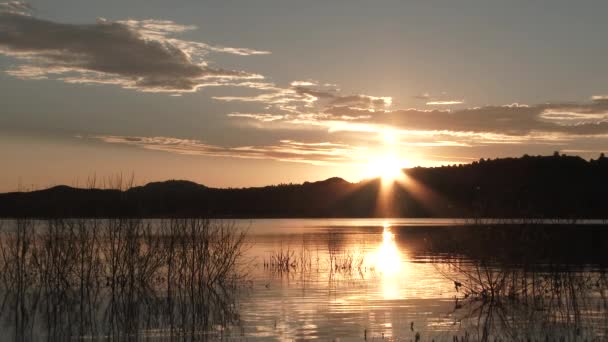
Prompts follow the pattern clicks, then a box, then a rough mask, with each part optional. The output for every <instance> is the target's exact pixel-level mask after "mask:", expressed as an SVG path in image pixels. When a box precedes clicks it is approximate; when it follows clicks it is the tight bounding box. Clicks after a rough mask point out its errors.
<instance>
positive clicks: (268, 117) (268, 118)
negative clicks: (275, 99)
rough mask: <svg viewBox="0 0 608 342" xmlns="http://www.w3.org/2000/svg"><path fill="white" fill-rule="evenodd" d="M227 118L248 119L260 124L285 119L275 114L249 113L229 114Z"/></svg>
mask: <svg viewBox="0 0 608 342" xmlns="http://www.w3.org/2000/svg"><path fill="white" fill-rule="evenodd" d="M228 116H229V117H233V118H249V119H254V120H257V121H262V122H272V121H278V120H281V119H284V118H285V115H277V114H250V113H230V114H228Z"/></svg>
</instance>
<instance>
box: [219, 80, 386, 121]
mask: <svg viewBox="0 0 608 342" xmlns="http://www.w3.org/2000/svg"><path fill="white" fill-rule="evenodd" d="M249 87H250V88H255V89H258V90H261V91H264V92H263V93H261V94H256V95H249V96H215V97H213V98H214V99H216V100H220V101H229V102H233V101H238V102H257V103H261V104H264V105H266V106H270V107H274V108H276V109H278V110H280V111H284V112H290V113H300V114H301V113H304V112H309V111H310V109H314V110H315V111H316V110H318V109H323V108H327V107H349V108H356V109H365V110H372V111H375V110H385V109H387V108H388V107H390V106H391V104H392V98H391V97H389V96H371V95H365V94H354V95H343V94H340V92H339V89H337V88H336V87H335V86H334V85H331V84H323V85H320V84H318V83H317V82H313V81H293V82H291V84H290V85H289V87H280V86H277V85H275V84H273V83H255V84H250V85H249Z"/></svg>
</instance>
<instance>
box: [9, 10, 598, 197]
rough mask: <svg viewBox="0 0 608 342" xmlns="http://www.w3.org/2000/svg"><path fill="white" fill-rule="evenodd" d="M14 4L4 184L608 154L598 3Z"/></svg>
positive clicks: (295, 175) (293, 178)
mask: <svg viewBox="0 0 608 342" xmlns="http://www.w3.org/2000/svg"><path fill="white" fill-rule="evenodd" d="M2 1H3V0H0V161H1V162H0V191H2V192H4V191H13V190H16V189H17V188H18V187H19V186H22V187H31V188H43V187H47V186H51V185H56V184H68V185H84V183H85V181H86V179H87V178H88V177H89V178H90V177H92V176H93V175H95V176H96V177H97V178H99V179H103V178H107V177H110V176H112V175H117V174H120V173H122V174H128V175H131V174H134V176H135V179H136V181H137V182H138V183H145V182H149V181H157V180H166V179H188V180H192V181H195V182H198V183H202V184H205V185H208V186H215V187H242V186H259V185H266V184H277V183H288V182H294V183H300V182H303V181H315V180H321V179H325V178H329V177H332V176H339V177H342V178H345V179H347V180H349V181H359V180H360V179H362V178H365V177H371V176H376V175H378V173H380V172H382V170H379V168H380V169H382V168H387V167H390V168H398V167H411V166H417V165H420V166H438V165H445V164H454V163H468V162H471V161H473V160H478V159H479V158H496V157H505V156H521V155H523V154H525V153H527V154H531V155H536V154H551V153H553V151H556V150H559V151H561V152H563V153H566V154H572V155H580V156H582V157H584V158H586V159H588V158H591V157H593V158H596V157H597V156H598V155H599V153H600V152H602V150H606V152H608V148H607V147H608V63H607V62H606V56H607V55H608V44H606V43H605V39H606V37H605V35H606V32H608V20H606V19H605V15H606V13H608V1H605V0H601V1H577V2H573V1H566V0H552V1H530V0H525V1H515V0H513V1H488V0H478V1H477V0H476V1H472V0H471V1H467V0H444V1H434V0H426V1H407V0H400V1H397V0H394V1H389V0H382V1H369V0H368V1H358V0H349V1H346V0H345V1H286V0H276V1H274V0H273V1H270V0H255V1H254V0H248V1H232V0H222V1H200V0H172V1H169V0H104V1H93V0H53V1H51V0H32V1H30V2H27V3H25V2H17V1H13V2H2ZM379 166H380V167H379Z"/></svg>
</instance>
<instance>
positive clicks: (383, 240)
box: [239, 219, 608, 341]
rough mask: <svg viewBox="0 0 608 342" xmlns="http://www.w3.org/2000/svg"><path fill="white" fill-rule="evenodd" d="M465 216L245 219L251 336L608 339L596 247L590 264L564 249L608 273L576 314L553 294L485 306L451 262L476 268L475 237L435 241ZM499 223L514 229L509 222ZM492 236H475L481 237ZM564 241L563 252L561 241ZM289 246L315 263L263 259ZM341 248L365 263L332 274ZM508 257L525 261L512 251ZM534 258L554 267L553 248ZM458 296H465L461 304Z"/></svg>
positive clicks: (578, 270)
mask: <svg viewBox="0 0 608 342" xmlns="http://www.w3.org/2000/svg"><path fill="white" fill-rule="evenodd" d="M464 223H465V221H463V220H452V219H399V220H370V219H361V220H346V219H332V220H325V219H318V220H254V221H241V222H239V224H240V225H241V226H247V225H249V227H250V232H251V241H252V245H251V250H250V251H249V255H250V256H252V257H254V258H255V262H254V265H253V267H252V268H251V272H252V278H253V287H252V290H251V293H250V295H249V296H247V297H244V298H243V299H242V302H241V315H242V324H243V326H244V335H245V336H248V337H250V338H253V337H258V338H268V339H277V340H294V339H295V340H300V339H313V338H320V339H323V340H335V339H340V340H362V339H363V338H365V337H367V338H368V339H373V338H382V336H384V337H385V338H395V339H399V340H401V339H403V340H408V341H409V340H415V339H416V334H419V336H421V338H423V339H425V340H426V339H431V338H433V339H435V340H436V341H439V340H450V341H451V340H452V339H453V336H465V335H468V336H470V338H471V340H483V339H484V338H485V339H489V338H490V336H495V337H496V336H498V337H499V338H500V337H502V338H508V339H509V338H515V337H521V338H522V339H524V338H525V336H532V337H536V338H545V337H547V336H557V337H563V336H566V337H569V338H573V339H576V338H577V337H578V338H583V337H587V338H588V337H593V338H597V339H604V338H605V336H606V332H607V329H608V325H607V324H608V320H607V317H608V316H607V312H608V311H607V309H606V301H605V297H602V296H605V295H606V292H605V288H602V289H599V287H600V286H603V285H605V276H604V273H603V268H602V267H603V266H601V265H600V266H598V263H602V262H603V260H597V259H598V258H597V257H596V256H597V255H594V253H592V251H591V250H588V252H589V254H590V255H588V259H585V258H583V261H582V262H579V261H578V259H579V257H581V255H578V256H576V257H574V258H572V259H570V258H569V256H570V254H572V251H564V252H563V253H561V254H562V255H561V256H562V257H563V258H560V260H557V261H556V262H557V263H559V264H560V265H562V267H563V271H565V272H566V273H565V274H566V277H575V278H576V279H578V277H579V276H580V277H586V276H592V277H596V276H597V277H599V279H603V280H600V282H601V281H604V283H603V285H602V284H599V285H598V289H590V290H589V293H584V294H583V293H581V294H580V297H581V298H580V300H579V302H580V303H578V305H583V304H582V302H584V305H588V307H585V308H580V307H579V311H584V312H583V313H580V312H579V313H576V314H575V313H574V312H569V313H568V314H567V315H564V316H560V317H558V316H559V315H560V314H561V313H560V312H558V310H554V309H555V308H554V306H555V305H556V302H557V300H555V299H553V301H554V302H552V303H548V302H549V300H548V301H546V302H545V305H547V304H551V305H552V306H551V308H549V307H548V306H546V307H545V308H543V307H541V306H540V304H539V303H532V304H530V302H528V303H527V304H525V305H524V304H523V303H520V302H517V303H516V302H514V301H513V302H509V301H502V302H501V303H500V304H494V303H485V304H484V303H481V301H472V300H464V299H463V298H462V297H463V292H462V289H459V291H456V288H455V283H454V279H457V280H462V279H466V276H465V277H463V275H462V274H459V272H457V271H455V270H454V268H453V267H452V266H453V265H465V266H463V267H473V266H474V265H475V267H476V266H477V265H478V262H479V259H481V258H482V254H479V253H477V254H476V253H475V251H473V250H474V249H475V248H470V249H469V248H468V247H469V246H468V241H466V242H465V241H461V243H462V244H461V246H447V247H446V246H444V245H443V244H441V243H434V241H432V240H433V239H438V240H439V239H444V238H447V237H448V235H452V234H456V235H458V234H460V233H459V232H461V231H462V232H463V233H462V234H467V233H464V230H465V229H469V228H466V227H464V226H463V224H464ZM544 227H545V229H554V230H557V229H560V228H555V227H553V228H552V227H551V226H544ZM498 229H502V230H507V231H508V230H510V229H513V228H512V227H510V226H502V227H501V228H498ZM568 229H569V228H568ZM573 229H574V228H573ZM448 230H450V231H451V232H450V233H449V234H448V233H446V231H448ZM562 230H563V229H562ZM590 234H591V236H592V238H593V236H595V238H597V239H604V241H605V238H604V237H605V235H597V233H596V230H593V232H591V233H590ZM570 235H572V234H570ZM429 240H430V241H429ZM487 242H488V241H487V240H483V241H482V240H479V241H474V239H473V242H472V243H473V244H482V243H487ZM494 242H496V243H500V241H494ZM522 243H523V242H522ZM582 243H583V244H584V243H586V241H583V242H582ZM452 247H453V248H452ZM488 247H490V250H492V247H491V246H488ZM555 248H557V250H555V251H557V252H559V248H560V247H559V246H555ZM287 249H289V250H291V251H293V252H294V254H295V257H296V258H297V257H298V255H299V254H301V253H302V252H301V251H302V250H304V251H306V253H308V255H309V259H311V260H312V266H311V267H310V269H309V270H299V269H298V268H297V267H296V268H291V269H289V270H287V271H283V272H278V271H276V270H275V269H273V268H272V267H264V264H265V263H268V262H269V260H270V259H271V256H272V255H273V253H276V251H280V250H283V251H286V250H287ZM577 252H578V251H577ZM332 253H333V254H334V255H336V256H337V257H338V258H339V257H340V256H341V255H354V258H362V259H363V261H362V267H360V268H359V267H357V268H356V269H350V270H334V271H333V272H332V271H331V267H328V260H330V254H332ZM549 257H551V255H549ZM476 258H477V259H476ZM564 258H565V259H564ZM599 258H601V257H599ZM357 260H359V259H357ZM507 261H508V262H509V263H517V264H520V265H521V264H522V263H521V262H520V261H518V260H513V258H508V260H507ZM528 263H529V265H527V267H529V268H530V269H535V268H536V269H538V270H537V272H538V274H537V276H546V275H547V274H551V272H548V271H546V270H543V267H544V268H545V269H546V268H547V267H549V266H548V265H550V264H552V260H550V259H546V258H545V255H540V256H539V255H536V256H533V257H532V260H530V261H528ZM604 266H605V264H604ZM521 267H523V266H521ZM598 267H599V268H598ZM488 268H491V269H492V271H493V272H496V273H495V274H496V277H498V274H499V272H500V271H501V270H502V269H501V264H499V263H498V260H496V262H495V263H494V264H492V265H489V266H488ZM591 269H593V270H594V271H591ZM561 276H562V275H561V273H560V277H561ZM594 279H595V278H594ZM536 281H537V282H538V280H536ZM539 286H540V285H539ZM545 287H546V286H545ZM545 290H546V288H545V289H542V291H545ZM539 291H540V290H539ZM553 292H555V291H553ZM583 297H584V298H583ZM456 298H460V299H459V301H458V302H457V301H456ZM565 302H566V300H565V299H563V300H562V302H561V304H563V305H562V308H564V307H566V306H567V305H566V304H565ZM552 310H553V312H550V311H552ZM568 310H570V308H568ZM552 315H555V316H553V317H552ZM575 315H578V316H577V317H574V316H575ZM488 316H489V317H488ZM492 316H495V317H494V318H493V317H492ZM486 320H488V322H487V324H485V321H486ZM499 321H507V322H506V323H505V322H499ZM575 321H576V322H575ZM480 322H483V323H481V324H480ZM532 322H534V324H532ZM548 328H549V329H552V330H553V335H552V334H551V332H549V335H546V330H547V329H548Z"/></svg>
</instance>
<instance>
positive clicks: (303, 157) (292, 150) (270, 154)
mask: <svg viewBox="0 0 608 342" xmlns="http://www.w3.org/2000/svg"><path fill="white" fill-rule="evenodd" d="M92 138H94V139H98V140H101V141H103V142H106V143H113V144H123V145H131V146H137V147H140V148H144V149H148V150H155V151H164V152H170V153H177V154H183V155H196V156H209V157H230V158H243V159H270V160H278V161H287V162H297V163H307V164H314V165H337V164H344V163H355V162H357V161H361V160H365V158H364V152H365V151H366V149H365V148H363V147H354V146H350V145H347V144H343V143H333V142H320V143H306V142H298V141H293V140H281V141H279V142H278V144H276V145H268V146H237V147H223V146H217V145H211V144H206V143H203V142H202V141H200V140H193V139H180V138H171V137H140V136H114V135H101V136H94V137H92Z"/></svg>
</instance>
